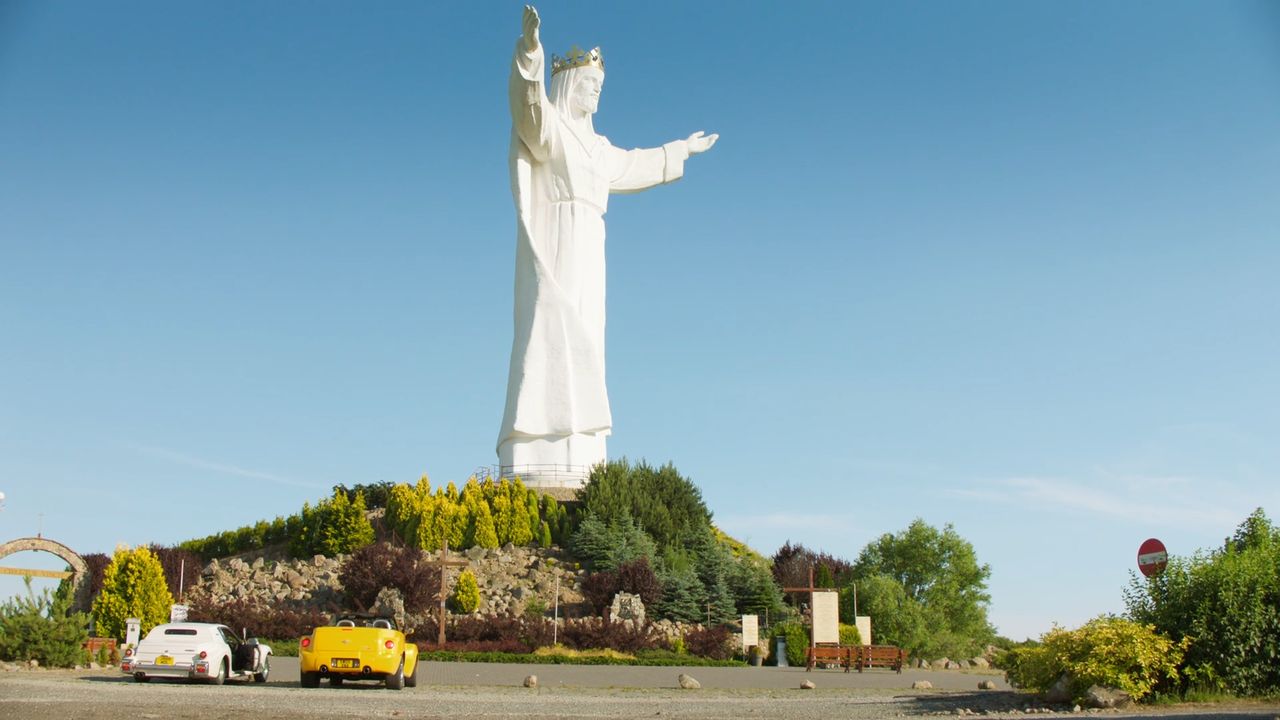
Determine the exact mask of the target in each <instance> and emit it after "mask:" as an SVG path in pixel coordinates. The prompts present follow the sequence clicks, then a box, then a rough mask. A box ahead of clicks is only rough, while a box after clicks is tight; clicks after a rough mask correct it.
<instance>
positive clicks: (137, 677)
mask: <svg viewBox="0 0 1280 720" xmlns="http://www.w3.org/2000/svg"><path fill="white" fill-rule="evenodd" d="M133 679H134V682H148V681H150V680H151V678H149V677H147V676H146V675H143V674H142V673H134V674H133Z"/></svg>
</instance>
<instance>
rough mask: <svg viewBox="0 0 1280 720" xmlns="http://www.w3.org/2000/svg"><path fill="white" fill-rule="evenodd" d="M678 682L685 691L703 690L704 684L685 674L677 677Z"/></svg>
mask: <svg viewBox="0 0 1280 720" xmlns="http://www.w3.org/2000/svg"><path fill="white" fill-rule="evenodd" d="M676 682H677V683H679V685H680V687H681V688H682V689H684V690H699V689H701V688H702V683H700V682H698V681H697V680H695V679H694V678H693V676H691V675H685V674H684V673H680V675H679V676H678V677H676Z"/></svg>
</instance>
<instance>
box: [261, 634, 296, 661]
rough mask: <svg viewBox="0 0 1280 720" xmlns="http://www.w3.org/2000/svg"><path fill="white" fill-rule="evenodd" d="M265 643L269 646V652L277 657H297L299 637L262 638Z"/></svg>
mask: <svg viewBox="0 0 1280 720" xmlns="http://www.w3.org/2000/svg"><path fill="white" fill-rule="evenodd" d="M263 642H265V643H266V644H267V645H269V646H271V654H272V655H276V656H279V657H298V642H299V638H296V637H295V638H281V639H278V640H264V641H263Z"/></svg>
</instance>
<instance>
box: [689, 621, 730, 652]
mask: <svg viewBox="0 0 1280 720" xmlns="http://www.w3.org/2000/svg"><path fill="white" fill-rule="evenodd" d="M732 636H733V633H732V631H730V630H729V628H728V626H726V625H716V626H715V627H709V628H694V629H692V630H690V631H689V632H687V633H685V634H684V646H685V649H687V650H688V651H689V652H690V653H692V654H694V655H697V656H698V657H704V658H711V659H712V660H728V659H729V658H731V657H733V645H732V644H731V643H730V642H729V639H730V638H731V637H732Z"/></svg>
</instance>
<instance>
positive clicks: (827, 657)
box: [804, 645, 857, 672]
mask: <svg viewBox="0 0 1280 720" xmlns="http://www.w3.org/2000/svg"><path fill="white" fill-rule="evenodd" d="M856 652H857V648H852V647H841V646H840V645H816V646H813V647H810V648H809V649H808V652H807V658H808V659H807V660H806V662H805V664H804V671H805V672H809V671H810V670H812V669H813V667H814V666H815V665H817V664H818V663H820V662H822V663H836V664H838V665H839V666H840V667H842V668H844V671H845V672H849V668H850V667H851V666H852V665H853V658H854V654H855V653H856Z"/></svg>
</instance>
